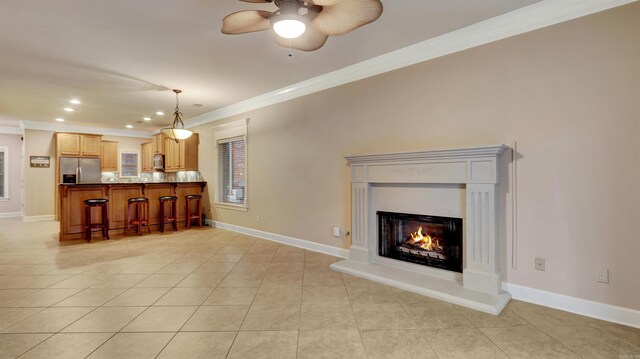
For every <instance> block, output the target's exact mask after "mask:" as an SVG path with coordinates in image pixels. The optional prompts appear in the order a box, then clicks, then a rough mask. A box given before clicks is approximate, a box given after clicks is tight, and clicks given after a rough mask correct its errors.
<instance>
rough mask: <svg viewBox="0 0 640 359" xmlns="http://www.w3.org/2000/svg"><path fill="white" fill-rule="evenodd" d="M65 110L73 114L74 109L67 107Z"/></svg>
mask: <svg viewBox="0 0 640 359" xmlns="http://www.w3.org/2000/svg"><path fill="white" fill-rule="evenodd" d="M64 110H65V111H67V112H73V109H72V108H71V107H65V108H64Z"/></svg>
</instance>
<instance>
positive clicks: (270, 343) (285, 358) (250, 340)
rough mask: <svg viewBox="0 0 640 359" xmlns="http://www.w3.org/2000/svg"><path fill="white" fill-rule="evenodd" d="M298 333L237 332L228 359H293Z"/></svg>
mask: <svg viewBox="0 0 640 359" xmlns="http://www.w3.org/2000/svg"><path fill="white" fill-rule="evenodd" d="M297 343H298V332H296V331H260V332H239V333H238V335H237V336H236V340H235V341H234V342H233V346H232V347H231V350H230V351H229V355H228V356H227V358H228V359H248V358H251V359H273V358H278V359H289V358H291V359H293V358H295V357H296V347H297Z"/></svg>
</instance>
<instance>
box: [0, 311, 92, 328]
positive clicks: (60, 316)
mask: <svg viewBox="0 0 640 359" xmlns="http://www.w3.org/2000/svg"><path fill="white" fill-rule="evenodd" d="M25 309H26V308H25ZM29 309H31V308H29ZM93 309H94V308H93V307H68V308H64V307H61V308H47V309H45V310H43V311H41V312H38V313H36V314H34V315H32V316H30V317H29V318H27V319H25V320H23V321H21V322H19V323H17V324H15V325H13V326H11V327H9V328H7V329H5V330H4V331H5V332H6V333H55V332H57V331H59V330H62V328H64V327H66V326H67V325H69V324H71V323H73V322H75V321H76V320H78V319H79V318H81V317H82V316H84V315H85V314H87V313H89V312H90V311H92V310H93Z"/></svg>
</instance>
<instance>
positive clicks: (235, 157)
mask: <svg viewBox="0 0 640 359" xmlns="http://www.w3.org/2000/svg"><path fill="white" fill-rule="evenodd" d="M218 169H219V171H220V172H219V173H220V183H219V186H218V198H219V200H220V202H226V203H236V204H244V199H245V173H246V172H245V141H244V137H234V138H228V139H224V140H220V141H218Z"/></svg>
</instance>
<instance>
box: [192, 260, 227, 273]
mask: <svg viewBox="0 0 640 359" xmlns="http://www.w3.org/2000/svg"><path fill="white" fill-rule="evenodd" d="M235 265H236V263H235V262H220V261H218V262H211V261H207V262H205V263H203V264H202V265H201V266H200V267H198V268H197V269H196V270H195V271H193V273H219V274H227V273H229V272H230V271H231V270H232V269H233V267H234V266H235Z"/></svg>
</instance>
